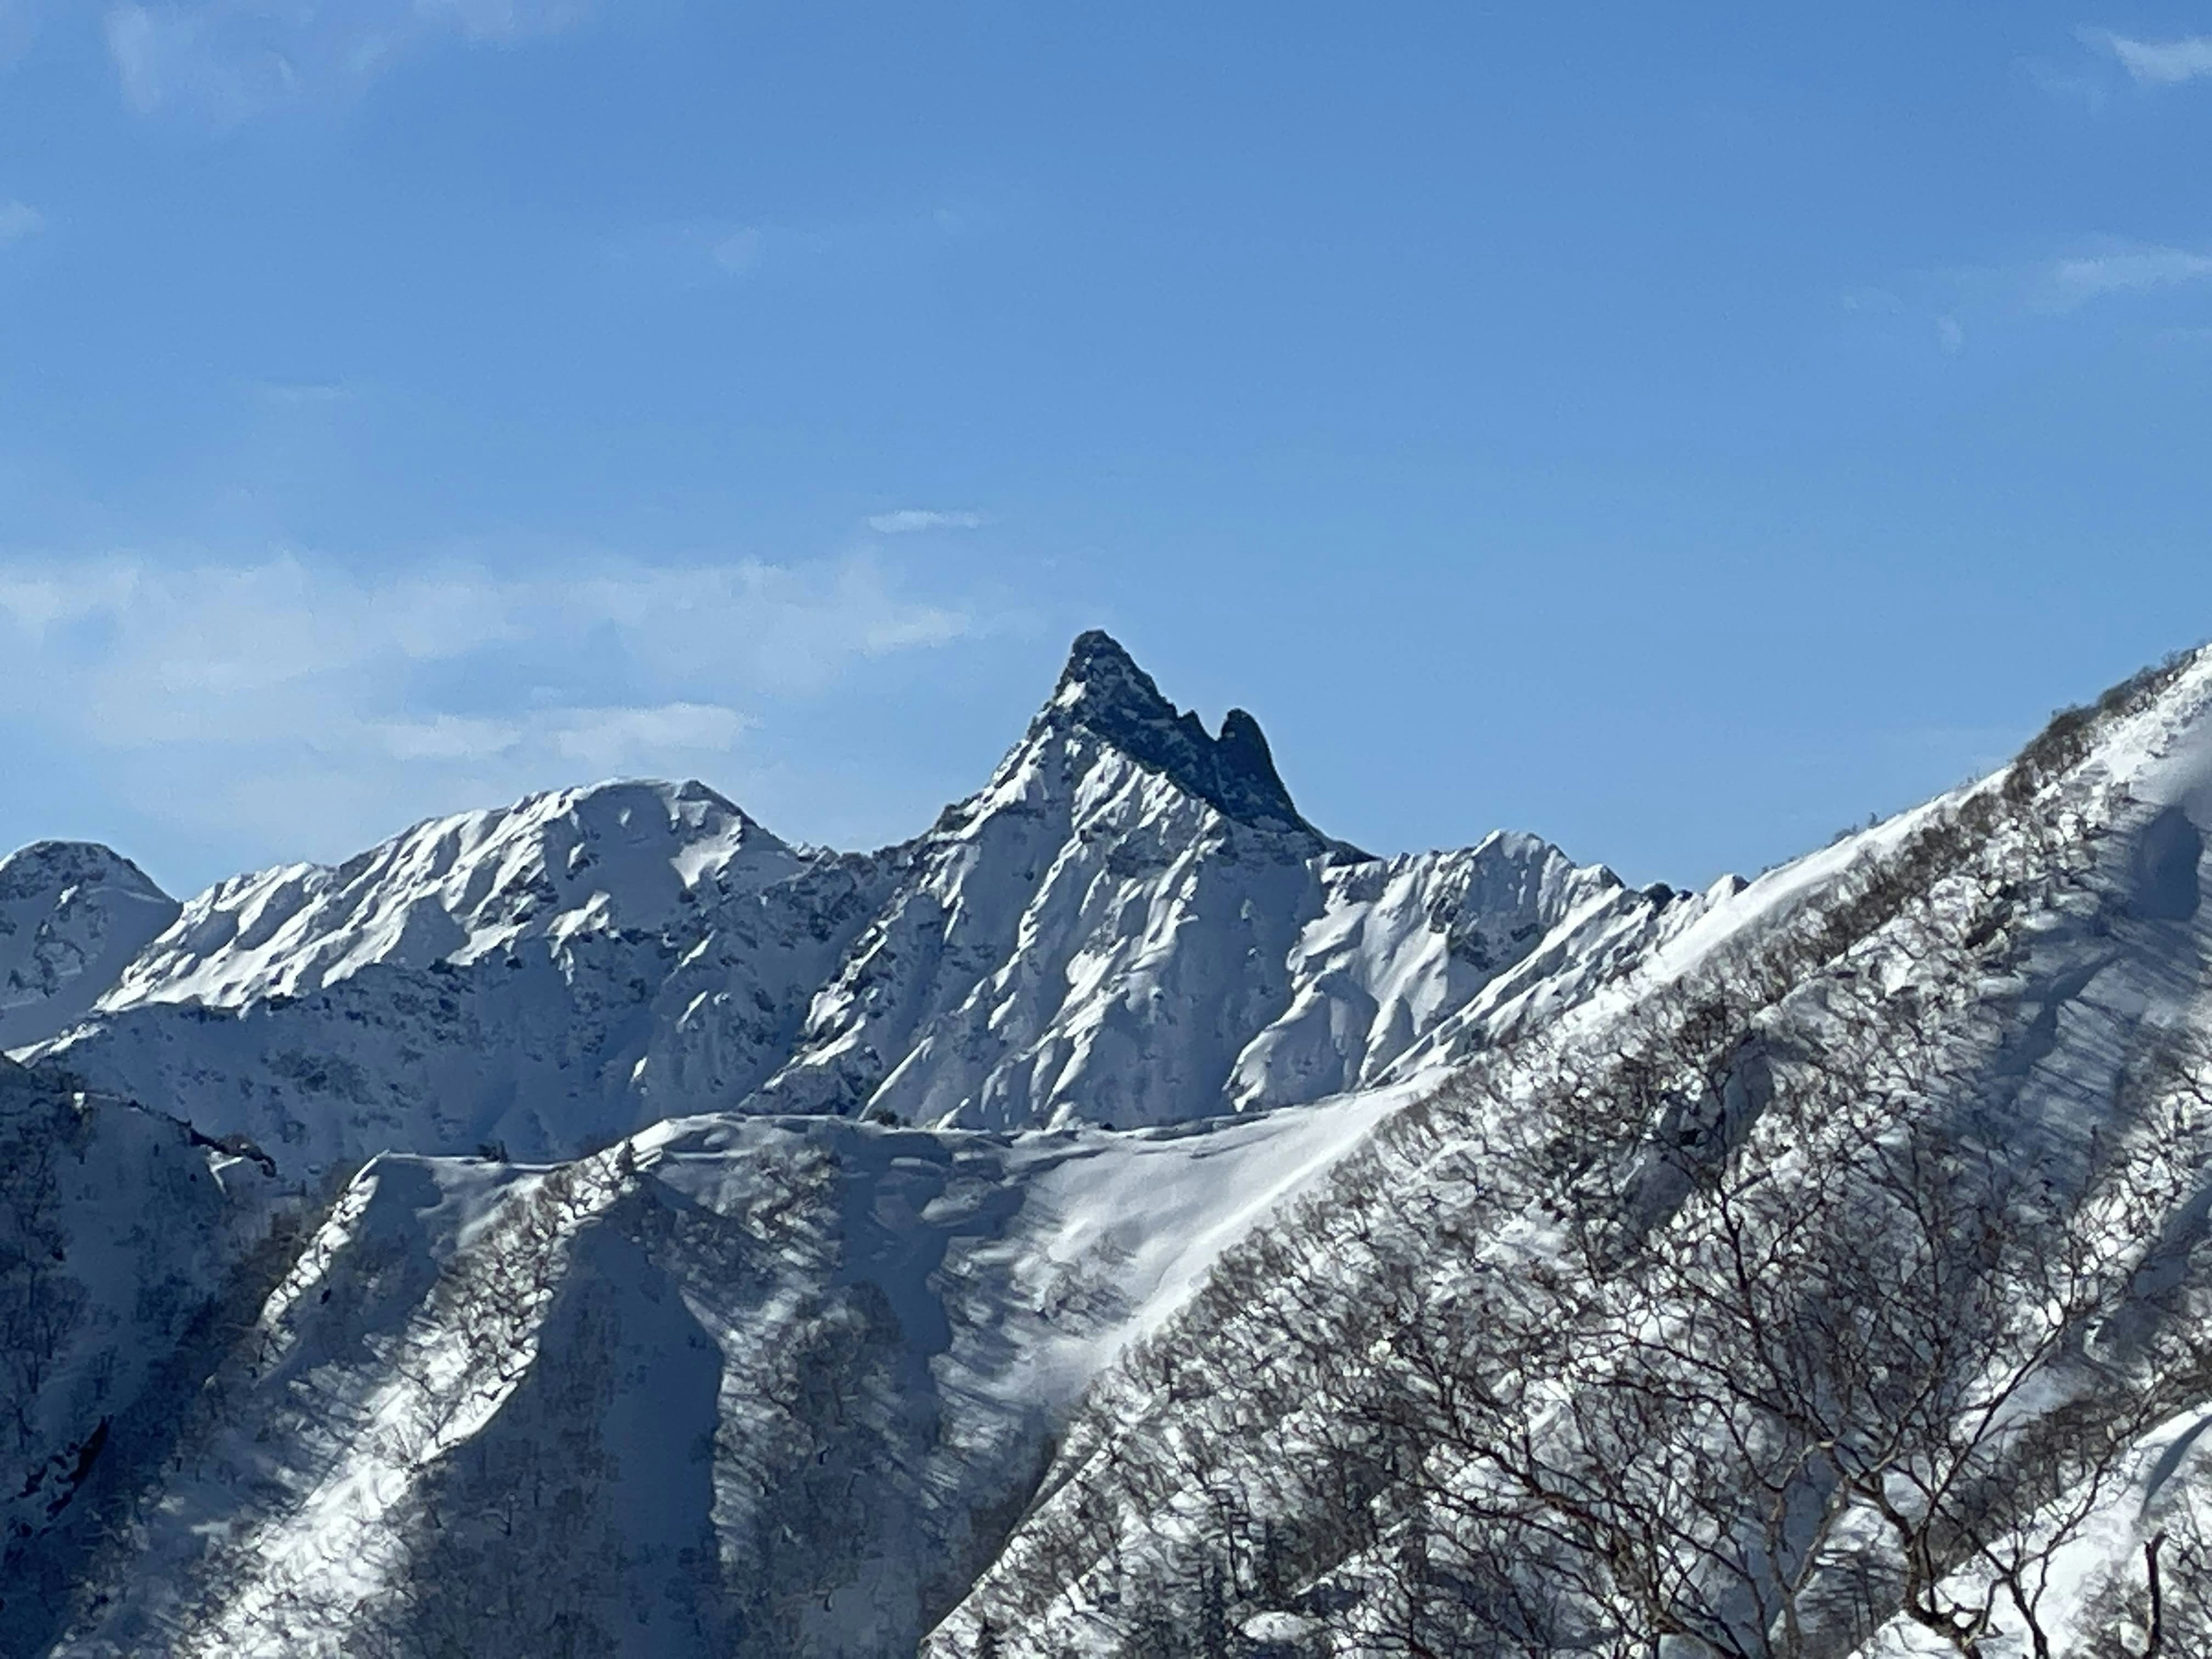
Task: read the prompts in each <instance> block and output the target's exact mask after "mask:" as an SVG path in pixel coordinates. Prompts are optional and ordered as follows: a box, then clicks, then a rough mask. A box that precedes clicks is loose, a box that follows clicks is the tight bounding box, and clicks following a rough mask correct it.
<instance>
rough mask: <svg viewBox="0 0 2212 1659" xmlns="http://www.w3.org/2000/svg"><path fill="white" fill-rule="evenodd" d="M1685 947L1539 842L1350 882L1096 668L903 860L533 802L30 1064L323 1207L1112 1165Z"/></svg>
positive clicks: (159, 971)
mask: <svg viewBox="0 0 2212 1659" xmlns="http://www.w3.org/2000/svg"><path fill="white" fill-rule="evenodd" d="M1699 908H1701V904H1700V902H1699V901H1691V902H1675V901H1674V896H1673V895H1671V894H1668V893H1665V892H1663V891H1662V890H1654V891H1653V892H1651V893H1641V894H1640V893H1636V892H1632V891H1631V890H1628V889H1626V888H1625V887H1623V886H1622V884H1620V881H1619V879H1618V878H1616V877H1614V876H1613V874H1612V872H1609V871H1607V870H1606V869H1604V868H1603V867H1602V866H1577V865H1575V864H1574V863H1573V862H1572V861H1571V860H1568V859H1567V858H1566V857H1565V854H1561V853H1560V852H1559V850H1558V849H1557V848H1553V847H1551V846H1550V845H1548V844H1547V843H1546V842H1542V841H1540V840H1538V839H1537V838H1535V837H1534V836H1516V835H1505V834H1493V835H1492V836H1488V837H1486V839H1484V840H1483V841H1481V842H1479V843H1478V844H1476V845H1475V846H1473V847H1470V848H1465V849H1462V850H1459V851H1455V852H1438V853H1427V854H1415V855H1411V856H1407V857H1401V858H1395V859H1389V860H1383V859H1375V858H1370V857H1369V856H1367V855H1366V854H1361V853H1358V851H1357V850H1356V849H1354V848H1349V847H1347V846H1346V845H1344V844H1343V843H1341V842H1335V841H1332V840H1330V839H1329V838H1328V837H1327V836H1324V835H1322V833H1321V832H1320V831H1318V830H1316V829H1314V828H1313V827H1312V826H1311V825H1310V824H1309V823H1306V822H1305V820H1304V818H1303V817H1300V816H1299V814H1298V812H1297V809H1296V807H1295V805H1293V804H1292V803H1291V798H1290V795H1289V793H1288V791H1287V790H1286V789H1285V787H1284V786H1283V783H1282V780H1281V778H1280V776H1279V774H1278V773H1277V771H1276V769H1275V767H1274V764H1273V758H1272V757H1271V756H1270V754H1269V752H1268V750H1267V742H1266V739H1265V738H1264V737H1262V736H1261V733H1260V730H1259V727H1258V726H1257V724H1256V722H1255V721H1253V720H1251V718H1250V717H1249V715H1245V714H1242V713H1241V712H1236V713H1232V714H1231V715H1230V716H1229V717H1228V718H1227V719H1226V720H1225V721H1224V723H1223V726H1222V730H1221V733H1220V735H1218V737H1217V736H1211V735H1209V734H1208V733H1207V732H1206V730H1205V729H1204V727H1203V726H1200V724H1199V722H1198V720H1196V717H1195V716H1194V715H1191V714H1188V713H1183V712H1179V711H1178V710H1176V708H1175V706H1174V705H1173V704H1172V703H1170V702H1168V701H1167V699H1166V698H1165V697H1164V696H1162V695H1161V694H1160V692H1159V690H1158V687H1157V686H1156V685H1154V684H1153V683H1152V679H1151V678H1150V677H1149V676H1147V675H1146V673H1145V672H1144V671H1143V670H1141V669H1140V668H1139V667H1138V666H1137V665H1135V664H1134V663H1133V661H1131V660H1130V659H1129V658H1128V656H1127V653H1125V652H1123V651H1122V650H1121V647H1119V646H1118V645H1116V644H1115V642H1114V641H1112V640H1111V639H1109V637H1107V636H1106V635H1103V634H1098V633H1091V634H1086V635H1083V636H1082V637H1081V638H1080V639H1079V640H1078V641H1076V644H1075V647H1074V650H1073V653H1071V655H1070V658H1069V661H1068V665H1067V668H1066V671H1065V672H1064V673H1063V674H1062V676H1061V678H1060V683H1059V684H1058V686H1057V687H1056V689H1055V690H1054V693H1053V695H1052V696H1051V697H1050V698H1049V699H1048V701H1047V702H1046V704H1045V706H1044V707H1043V708H1042V710H1041V711H1040V712H1039V714H1037V715H1036V718H1035V719H1034V720H1032V721H1031V722H1030V726H1029V729H1028V731H1027V732H1026V733H1025V734H1024V737H1023V738H1022V740H1021V741H1020V742H1019V743H1018V744H1016V745H1015V747H1014V748H1013V749H1012V750H1011V751H1009V753H1008V754H1007V756H1006V758H1005V760H1004V761H1002V762H1001V763H1000V765H999V767H998V768H997V769H995V770H994V773H993V775H992V776H991V778H990V779H989V781H987V783H986V784H985V786H984V787H983V788H982V789H981V790H980V791H978V792H977V793H975V795H973V796H971V797H969V799H967V800H965V801H963V802H961V803H958V804H957V805H953V806H951V807H948V808H947V809H946V810H945V812H944V813H943V814H942V815H941V816H940V817H939V820H938V821H937V823H936V824H935V825H934V826H933V828H932V829H930V830H929V831H928V832H927V833H926V834H924V835H922V836H920V837H918V838H916V839H915V840H914V841H912V842H906V843H903V844H902V845H900V846H897V847H894V848H888V849H885V850H884V851H881V852H878V853H874V854H835V853H829V852H823V851H819V850H802V849H799V848H793V847H792V846H791V845H789V844H788V843H787V842H783V841H781V839H779V838H778V837H776V836H774V835H773V834H771V833H770V832H769V831H768V830H767V829H763V828H762V827H761V826H760V825H759V824H758V823H756V822H754V821H753V820H752V819H750V817H747V816H746V815H745V814H744V812H743V811H741V810H739V809H738V807H737V806H735V805H732V804H731V803H730V802H728V801H726V800H725V799H722V798H721V797H720V796H719V795H716V794H715V793H714V792H713V791H711V790H709V789H707V788H705V787H703V786H701V785H698V784H683V785H670V784H653V783H618V784H605V785H599V786H594V787H586V788H578V789H570V790H562V791H556V792H552V793H546V794H542V795H536V796H532V797H531V798H529V799H526V800H524V801H522V802H520V803H518V804H517V805H514V806H512V807H507V808H503V809H499V810H496V811H483V812H475V813H467V814H463V815H460V816H459V817H449V818H442V819H437V820H433V821H430V822H428V823H422V824H418V825H416V826H415V827H414V828H413V829H409V830H407V831H405V832H404V833H403V834H401V835H399V836H395V837H393V838H392V840H391V841H388V842H385V843H383V844H382V845H380V846H379V847H377V848H372V849H370V850H369V851H368V852H366V853H363V854H360V855H359V856H357V857H356V858H354V859H351V860H348V861H346V862H345V863H344V864H343V865H339V866H312V865H295V866H282V867H279V868H276V869H273V870H270V871H265V872H259V873H258V874H254V875H249V876H243V877H239V878H234V879H233V880H231V881H228V882H224V883H222V884H218V885H217V886H216V887H215V888H212V889H210V890H208V891H207V892H205V893H203V894H200V895H198V896H196V897H194V898H193V899H191V900H190V901H188V902H186V903H185V905H183V906H182V907H181V909H180V910H179V911H178V912H177V913H176V914H175V916H174V920H173V921H171V922H170V924H169V925H168V926H167V927H166V928H164V929H162V930H161V931H160V933H159V935H158V937H155V938H153V939H150V941H147V942H145V943H144V945H143V949H140V950H137V951H136V953H135V955H132V956H131V957H129V958H128V959H127V960H124V961H120V962H118V963H112V964H111V965H110V967H109V969H108V971H109V973H111V974H112V981H111V982H109V983H107V984H106V986H105V987H104V988H103V989H101V990H100V992H99V994H98V997H97V1000H96V1001H94V1000H92V999H91V998H90V997H89V996H82V997H80V1002H81V1004H82V1009H81V1011H79V1012H75V1013H73V1014H72V1015H71V1016H70V1018H69V1019H68V1020H57V1021H50V1022H49V1024H55V1025H59V1026H65V1027H66V1029H58V1030H55V1031H54V1032H53V1034H52V1035H51V1036H48V1037H47V1039H46V1042H44V1043H43V1044H41V1045H40V1046H38V1047H37V1048H35V1049H27V1050H26V1051H25V1052H26V1055H27V1057H29V1058H33V1059H40V1060H52V1061H53V1062H54V1063H57V1064H59V1065H62V1066H66V1067H67V1068H68V1069H70V1071H71V1072H73V1073H77V1074H80V1075H82V1077H84V1078H85V1079H87V1080H88V1082H89V1083H91V1084H92V1085H94V1086H97V1087H100V1088H103V1089H106V1090H110V1091H115V1092H118V1093H123V1094H133V1095H137V1096H138V1097H143V1098H147V1099H153V1098H156V1097H171V1098H175V1099H179V1100H181V1101H185V1102H188V1103H190V1111H191V1116H192V1121H194V1123H195V1124H196V1125H197V1127H199V1128H201V1129H202V1130H203V1131H204V1132H205V1133H209V1134H210V1135H216V1136H231V1135H242V1136H244V1137H246V1139H249V1140H251V1141H252V1143H253V1144H254V1145H256V1146H260V1147H263V1148H264V1149H266V1150H268V1151H269V1152H270V1154H271V1156H273V1157H275V1158H276V1159H277V1160H278V1161H279V1163H280V1164H283V1165H284V1166H286V1167H287V1168H288V1169H290V1170H294V1171H295V1173H300V1174H303V1175H307V1176H313V1175H314V1174H315V1173H316V1172H317V1171H319V1170H324V1169H327V1168H329V1167H331V1166H332V1165H335V1164H343V1163H349V1162H353V1161H357V1160H359V1159H361V1158H366V1157H369V1156H372V1155H374V1153H376V1152H380V1151H384V1150H387V1149H398V1150H407V1151H414V1152H427V1153H441V1154H453V1153H460V1152H472V1151H475V1150H477V1148H479V1147H492V1148H499V1149H503V1150H504V1151H505V1152H508V1153H511V1154H513V1155H514V1156H517V1157H525V1158H566V1157H570V1156H573V1155H574V1154H575V1153H576V1152H579V1151H580V1150H581V1149H583V1148H584V1147H586V1146H593V1145H600V1144H605V1141H607V1140H608V1139H611V1138H614V1137H617V1136H620V1135H623V1134H627V1133H633V1132H635V1130H637V1129H638V1128H640V1127H643V1126H644V1125H647V1124H649V1123H651V1122H653V1121H657V1120H659V1119H661V1118H665V1117H671V1116H682V1115H689V1114H693V1113H697V1112H702V1111H717V1112H720V1111H747V1112H787V1111H801V1112H831V1113H837V1114H842V1115H863V1114H873V1115H878V1116H886V1117H889V1118H891V1119H894V1120H896V1121H902V1122H915V1123H925V1124H942V1125H957V1126H966V1127H985V1128H1018V1127H1026V1126H1035V1125H1048V1124H1056V1123H1072V1122H1093V1123H1103V1124H1111V1125H1114V1126H1115V1127H1124V1128H1127V1127H1137V1126H1139V1125H1145V1124H1158V1123H1168V1122H1177V1121H1188V1120H1192V1119H1195V1118H1201V1117H1206V1116H1212V1115H1222V1114H1229V1113H1236V1112H1242V1111H1249V1110H1253V1109H1264V1108H1271V1107H1274V1106H1280V1105H1289V1104H1296V1103H1301V1102H1306V1101H1312V1100H1317V1099H1320V1098H1323V1097H1328V1096H1330V1095H1334V1094H1339V1093H1342V1092H1344V1091H1347V1090H1352V1089H1357V1088H1364V1087H1369V1086H1374V1085H1382V1084H1385V1083H1390V1082H1395V1081H1397V1080H1400V1079H1411V1078H1413V1077H1416V1076H1419V1075H1423V1074H1425V1073H1431V1072H1433V1071H1434V1070H1436V1069H1437V1068H1438V1067H1440V1066H1448V1065H1449V1064H1450V1063H1451V1062H1452V1061H1453V1060H1454V1059H1455V1058H1456V1057H1457V1056H1460V1055H1462V1054H1466V1053H1468V1052H1470V1051H1472V1050H1473V1049H1474V1048H1479V1047H1480V1046H1481V1045H1482V1044H1483V1043H1485V1042H1488V1041H1492V1040H1493V1039H1494V1038H1495V1037H1497V1036H1498V1035H1500V1034H1502V1033H1504V1032H1505V1031H1508V1030H1515V1029H1520V1028H1522V1027H1523V1026H1526V1025H1527V1024H1529V1023H1531V1022H1532V1021H1533V1022H1541V1020H1543V1019H1546V1018H1550V1017H1552V1016H1553V1014H1554V1013H1556V1012H1558V1011H1559V1010H1560V1009H1562V1008H1565V1007H1569V1006H1573V1005H1574V1004H1575V1003H1576V1002H1577V1001H1579V1000H1582V999H1583V998H1584V997H1585V996H1587V995H1588V994H1589V993H1590V992H1591V991H1592V990H1593V989H1594V988H1595V987H1597V986H1599V985H1601V984H1603V983H1604V982H1606V981H1607V980H1609V979H1611V978H1612V977H1613V976H1615V975H1618V974H1620V972H1622V971H1625V970H1626V968H1627V967H1628V966H1629V965H1630V964H1632V963H1634V962H1635V961H1636V960H1638V958H1639V957H1640V956H1641V955H1642V953H1643V952H1644V951H1646V950H1647V949H1648V948H1649V947H1650V945H1653V944H1654V943H1655V942H1656V941H1658V940H1659V939H1662V938H1666V937H1670V936H1672V935H1673V934H1674V933H1677V932H1679V931H1680V929H1681V928H1682V927H1685V926H1686V925H1688V923H1689V922H1690V921H1691V920H1692V918H1693V917H1694V915H1696V914H1697V912H1698V911H1699ZM80 982H81V983H82V984H83V985H84V986H85V987H87V988H89V987H91V985H92V984H93V983H94V981H91V980H88V979H86V978H85V977H84V976H83V975H80Z"/></svg>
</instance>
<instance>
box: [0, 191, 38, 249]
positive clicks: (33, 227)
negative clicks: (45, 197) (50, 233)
mask: <svg viewBox="0 0 2212 1659" xmlns="http://www.w3.org/2000/svg"><path fill="white" fill-rule="evenodd" d="M45 228H46V215H44V214H43V213H40V211H39V210H38V209H36V208H34V207H33V206H31V205H30V204H28V203H27V202H15V201H0V247H4V246H7V245H8V244H9V242H20V241H21V240H23V239H24V238H25V237H26V236H35V235H37V234H39V233H40V231H42V230H44V229H45Z"/></svg>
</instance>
